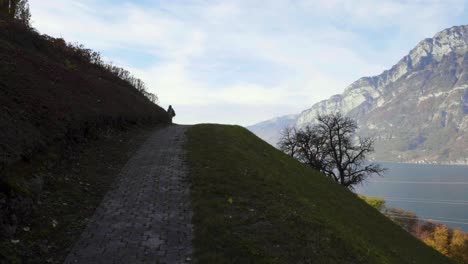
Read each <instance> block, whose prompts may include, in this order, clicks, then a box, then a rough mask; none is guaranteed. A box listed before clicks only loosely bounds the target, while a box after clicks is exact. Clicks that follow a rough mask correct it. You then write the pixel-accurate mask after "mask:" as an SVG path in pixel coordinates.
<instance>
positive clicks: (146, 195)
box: [65, 125, 192, 264]
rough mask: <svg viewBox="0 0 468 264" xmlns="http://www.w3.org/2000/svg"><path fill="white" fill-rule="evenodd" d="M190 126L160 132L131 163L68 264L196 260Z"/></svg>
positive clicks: (96, 215)
mask: <svg viewBox="0 0 468 264" xmlns="http://www.w3.org/2000/svg"><path fill="white" fill-rule="evenodd" d="M186 129H187V126H176V125H174V126H169V127H166V128H162V129H159V130H157V131H156V132H155V133H154V134H153V135H152V136H151V137H150V138H149V139H148V140H147V141H146V143H145V144H143V146H142V147H141V148H140V149H139V150H138V151H137V152H136V154H135V155H134V156H133V157H132V158H131V159H130V160H129V161H128V163H127V164H126V165H125V167H124V168H123V170H122V171H121V173H120V175H119V176H118V178H117V179H116V182H114V184H113V186H112V187H111V190H110V191H109V192H108V193H107V194H106V196H105V197H104V199H103V201H102V202H101V204H100V206H99V207H98V208H97V209H96V212H95V214H94V215H93V217H92V219H91V220H90V223H89V224H88V226H87V227H86V229H85V231H84V232H83V234H82V235H81V238H80V240H79V241H78V242H77V243H76V244H75V246H74V247H73V249H72V250H71V252H70V253H69V255H68V257H67V259H66V260H65V263H87V264H88V263H125V264H127V263H132V264H133V263H186V262H190V261H191V254H192V242H191V241H192V224H191V220H192V209H191V205H190V186H189V182H188V178H187V177H188V175H187V168H186V164H185V162H184V160H185V151H184V150H183V144H184V142H185V131H186Z"/></svg>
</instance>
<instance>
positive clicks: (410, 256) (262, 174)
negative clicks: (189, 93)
mask: <svg viewBox="0 0 468 264" xmlns="http://www.w3.org/2000/svg"><path fill="white" fill-rule="evenodd" d="M187 149H188V159H189V164H190V168H191V176H192V194H191V195H192V200H193V209H194V218H193V223H194V228H195V239H194V247H195V260H196V261H197V262H198V263H372V264H375V263H395V264H404V263H421V264H430V263H450V262H449V261H448V260H447V259H446V258H445V257H443V256H442V255H440V254H439V253H438V252H436V251H435V250H433V249H431V248H429V247H428V246H426V245H424V244H423V243H421V242H420V241H418V240H417V239H416V238H414V237H412V236H411V235H410V234H408V233H407V232H405V231H404V230H403V229H401V228H400V227H398V226H397V225H395V224H394V223H392V222H391V221H390V220H389V219H387V218H386V217H385V216H383V215H381V214H380V213H379V212H378V211H377V210H375V209H374V208H372V207H370V206H369V205H367V204H366V203H365V202H364V201H362V200H361V199H359V198H358V197H357V196H356V195H355V194H354V193H352V192H351V191H349V190H347V189H345V188H343V187H341V186H339V185H337V184H335V183H333V182H332V181H330V180H329V179H327V178H326V177H325V176H323V175H322V174H320V173H317V172H316V171H314V170H312V169H310V168H308V167H306V166H304V165H303V164H300V163H299V162H297V161H296V160H294V159H292V158H291V157H289V156H287V155H285V154H283V153H281V152H280V151H278V150H276V149H275V148H274V147H272V146H270V145H268V144H267V143H265V142H263V141H261V140H260V139H259V138H257V137H256V136H255V135H253V134H252V133H250V132H249V131H247V130H246V129H244V128H242V127H238V126H222V125H197V126H194V127H192V128H191V129H190V130H189V131H188V143H187Z"/></svg>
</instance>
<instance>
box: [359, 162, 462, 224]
mask: <svg viewBox="0 0 468 264" xmlns="http://www.w3.org/2000/svg"><path fill="white" fill-rule="evenodd" d="M381 164H382V166H383V167H385V168H388V171H387V172H386V174H385V175H384V176H383V177H379V176H373V177H372V178H370V179H369V180H367V182H366V183H364V184H363V185H361V186H358V187H357V188H356V192H357V193H359V194H363V195H367V196H379V197H382V198H384V199H385V200H386V202H387V203H386V204H387V206H389V207H399V208H403V209H405V210H410V211H413V212H414V213H416V214H417V215H418V216H419V217H420V218H421V219H431V220H434V221H437V222H441V223H443V224H446V225H447V226H449V227H452V228H458V229H461V230H464V231H465V232H468V166H451V165H422V164H402V163H381Z"/></svg>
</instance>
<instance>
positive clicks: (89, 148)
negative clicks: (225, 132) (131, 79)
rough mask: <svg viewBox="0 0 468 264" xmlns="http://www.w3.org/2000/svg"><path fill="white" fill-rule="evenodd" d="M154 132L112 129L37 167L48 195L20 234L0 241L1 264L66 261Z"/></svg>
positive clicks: (42, 195) (44, 194) (19, 229)
mask: <svg viewBox="0 0 468 264" xmlns="http://www.w3.org/2000/svg"><path fill="white" fill-rule="evenodd" d="M154 129H155V127H136V128H132V129H129V130H127V131H115V130H109V131H107V132H105V133H102V134H101V135H100V136H99V137H98V138H96V139H94V140H87V141H85V142H83V144H79V145H76V146H75V147H73V148H69V149H68V150H67V151H66V157H65V158H60V159H58V158H56V159H54V158H53V157H49V158H48V159H47V160H45V161H43V162H41V163H40V164H41V165H38V167H35V168H33V171H32V172H31V173H33V174H34V175H37V177H38V178H42V179H43V184H42V191H41V192H40V194H39V195H38V196H37V198H35V199H32V200H31V207H30V208H29V209H30V210H31V211H30V213H29V216H28V217H24V218H23V219H22V221H21V223H20V224H18V225H17V226H16V227H15V228H16V232H15V235H14V236H11V237H8V238H6V239H3V241H1V242H0V263H62V262H63V260H64V258H65V257H66V255H67V253H68V251H69V250H70V247H72V246H73V244H74V242H75V241H76V240H77V239H78V238H79V235H80V234H81V232H82V230H83V229H84V227H85V226H86V224H87V223H88V221H89V218H90V217H91V216H92V215H93V213H94V210H95V209H96V207H97V206H98V205H99V203H100V201H101V200H102V198H103V196H104V194H105V193H106V191H107V190H108V188H109V186H110V184H111V183H112V181H113V179H114V178H115V177H116V176H117V175H118V173H119V171H120V169H121V168H122V167H123V166H124V165H125V163H126V162H127V160H128V159H129V157H131V156H132V154H133V153H134V152H135V151H136V150H137V149H138V147H139V146H140V145H141V144H142V143H143V142H144V141H145V140H146V139H147V137H148V136H149V135H150V134H151V132H152V131H154ZM33 162H34V161H33Z"/></svg>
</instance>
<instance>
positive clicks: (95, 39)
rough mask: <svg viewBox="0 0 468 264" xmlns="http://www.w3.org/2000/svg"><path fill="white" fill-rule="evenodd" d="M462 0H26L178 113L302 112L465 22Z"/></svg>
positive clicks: (222, 117)
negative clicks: (138, 81)
mask: <svg viewBox="0 0 468 264" xmlns="http://www.w3.org/2000/svg"><path fill="white" fill-rule="evenodd" d="M467 2H468V1H461V0H425V1H419V0H413V1H403V0H401V1H389V0H361V1H359V0H353V1H350V0H269V1H260V0H258V1H256V0H238V1H236V0H229V1H228V0H219V1H209V0H197V1H182V0H180V1H178V0H167V1H162V0H158V1H156V0H139V1H126V0H67V1H63V0H30V5H31V12H32V15H33V17H32V20H33V26H34V27H36V28H37V29H38V30H39V31H40V32H41V33H44V34H48V35H51V36H54V37H63V38H65V39H66V40H67V41H69V42H80V43H83V44H85V45H86V46H87V47H89V48H92V49H94V50H97V51H100V52H101V53H102V54H103V56H104V57H105V59H106V60H107V61H112V62H114V63H116V64H118V65H121V66H123V67H125V68H127V69H129V70H130V71H131V72H132V73H134V74H135V75H136V76H137V77H139V78H141V79H143V80H144V81H145V82H146V83H147V84H148V86H149V87H150V91H151V92H153V93H155V94H157V95H158V96H159V98H160V102H161V103H160V104H161V106H163V107H167V106H168V105H169V104H172V105H173V106H174V108H175V110H176V112H177V117H176V120H175V121H176V122H178V123H186V124H192V123H201V122H211V123H229V124H240V125H249V124H253V123H256V122H259V121H263V120H265V119H269V118H272V117H275V116H280V115H286V114H291V113H298V112H300V111H301V110H304V109H306V108H308V107H310V106H311V105H312V104H313V103H316V102H318V101H320V100H323V99H326V98H328V97H329V96H331V95H333V94H336V93H341V92H342V91H343V90H344V89H345V88H346V86H347V85H349V84H350V83H352V82H353V81H355V80H357V79H358V78H360V77H363V76H371V75H376V74H379V73H381V72H382V71H383V70H385V69H387V68H390V67H391V66H392V65H393V64H395V63H396V62H397V61H398V60H399V59H401V58H402V57H403V56H404V55H406V54H407V53H408V52H409V50H410V49H412V48H413V47H414V46H415V45H416V44H417V43H418V42H419V41H421V40H422V39H424V38H427V37H432V36H433V35H435V34H436V33H437V32H438V31H440V30H442V29H444V28H447V27H451V26H454V25H461V24H468V14H467V10H466V9H467Z"/></svg>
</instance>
